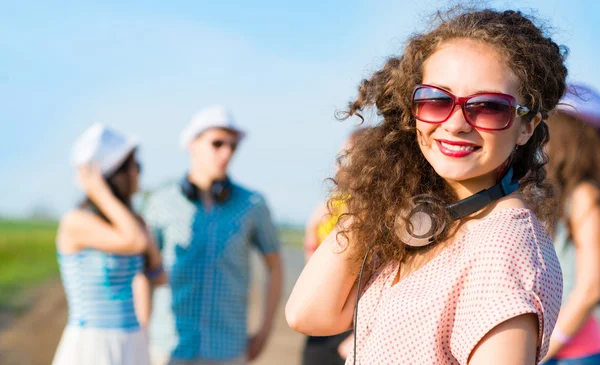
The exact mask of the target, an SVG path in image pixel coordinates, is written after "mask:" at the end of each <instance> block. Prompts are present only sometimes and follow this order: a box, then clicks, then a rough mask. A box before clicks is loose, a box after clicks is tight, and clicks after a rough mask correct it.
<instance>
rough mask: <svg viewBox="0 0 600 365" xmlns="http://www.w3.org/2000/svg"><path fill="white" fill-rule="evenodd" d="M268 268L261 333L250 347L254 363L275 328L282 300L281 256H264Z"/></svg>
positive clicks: (250, 356) (252, 340)
mask: <svg viewBox="0 0 600 365" xmlns="http://www.w3.org/2000/svg"><path fill="white" fill-rule="evenodd" d="M263 257H264V261H265V264H266V266H267V288H266V291H265V301H264V303H265V308H264V312H263V320H262V324H261V326H260V329H259V331H258V332H257V333H256V334H255V335H254V336H253V337H252V338H251V339H250V343H249V346H248V360H249V361H252V360H254V359H256V358H257V357H258V355H260V353H261V352H262V350H263V349H264V346H265V344H266V343H267V339H268V338H269V335H270V333H271V329H272V327H273V320H274V318H275V314H276V313H277V307H278V305H279V300H280V298H281V286H282V280H283V269H282V265H281V255H280V254H279V253H270V254H266V255H264V256H263Z"/></svg>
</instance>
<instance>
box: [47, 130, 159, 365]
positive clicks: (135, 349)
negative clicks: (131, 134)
mask: <svg viewBox="0 0 600 365" xmlns="http://www.w3.org/2000/svg"><path fill="white" fill-rule="evenodd" d="M136 147H137V143H136V142H135V141H134V140H133V139H130V138H126V137H124V136H122V135H120V134H118V133H117V132H114V131H112V130H110V129H108V128H106V127H105V126H103V125H100V124H95V125H93V126H92V127H90V128H89V129H88V130H87V131H86V132H85V133H84V134H83V135H82V136H81V137H80V138H79V140H78V141H77V142H76V143H75V146H74V149H73V162H74V164H75V166H76V167H77V168H78V170H79V174H78V178H79V184H80V186H81V187H82V188H83V190H84V191H85V193H86V200H85V201H84V202H83V203H82V204H81V205H80V206H79V207H78V208H77V209H74V210H72V211H70V212H68V213H67V214H65V215H64V216H63V218H62V219H61V221H60V225H59V229H58V234H57V243H56V244H57V251H58V260H59V265H60V271H61V276H62V280H63V285H64V288H65V293H66V296H67V302H68V306H69V319H68V323H67V326H66V328H65V331H64V333H63V336H62V339H61V342H60V344H59V347H58V349H57V352H56V355H55V358H54V361H53V365H129V364H136V365H147V364H149V363H150V362H149V355H148V345H147V341H146V336H145V334H144V332H143V330H142V328H141V327H140V324H139V322H138V318H137V317H136V313H135V310H134V298H133V292H132V281H133V278H134V276H136V275H137V274H138V273H141V272H145V273H146V275H147V276H149V277H150V279H151V281H153V282H154V283H155V284H158V283H161V282H163V281H164V280H165V276H164V273H163V272H162V269H161V267H162V266H161V258H160V254H159V251H158V249H157V247H156V246H155V245H154V244H153V240H152V238H151V237H150V234H149V232H148V230H147V229H146V227H145V225H144V223H143V221H142V220H141V219H140V218H139V217H137V216H136V215H135V214H134V213H133V211H132V208H131V198H132V196H133V194H134V193H135V192H136V191H137V189H138V177H139V164H138V163H137V161H136V159H135V149H136Z"/></svg>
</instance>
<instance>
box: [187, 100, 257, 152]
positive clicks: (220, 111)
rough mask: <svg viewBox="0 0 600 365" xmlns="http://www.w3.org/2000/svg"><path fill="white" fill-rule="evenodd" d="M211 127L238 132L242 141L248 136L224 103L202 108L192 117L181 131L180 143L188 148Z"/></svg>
mask: <svg viewBox="0 0 600 365" xmlns="http://www.w3.org/2000/svg"><path fill="white" fill-rule="evenodd" d="M211 128H223V129H228V130H231V131H233V132H235V133H237V134H238V137H239V140H240V141H241V140H242V139H243V138H244V137H245V136H246V132H244V131H243V130H242V129H241V128H240V127H238V126H237V124H236V122H235V119H234V118H233V115H232V114H231V112H230V111H229V110H227V108H225V107H224V106H222V105H214V106H210V107H208V108H205V109H202V110H200V111H199V112H198V113H196V114H195V115H194V116H193V117H192V120H191V121H190V122H189V124H188V125H187V126H186V127H185V128H184V129H183V131H182V132H181V137H180V138H179V145H180V146H181V148H183V149H184V150H185V149H187V148H188V146H189V145H190V143H191V142H192V141H193V140H194V138H196V137H198V136H199V135H200V134H202V132H205V131H206V130H208V129H211Z"/></svg>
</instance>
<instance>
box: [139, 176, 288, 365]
mask: <svg viewBox="0 0 600 365" xmlns="http://www.w3.org/2000/svg"><path fill="white" fill-rule="evenodd" d="M144 212H145V214H144V216H145V219H146V222H147V223H148V225H149V226H151V227H152V228H153V231H154V233H155V235H156V237H157V240H158V242H159V246H160V247H161V251H162V254H163V265H164V267H165V270H166V271H167V274H168V276H169V285H166V286H162V287H159V288H157V289H155V291H154V303H153V312H152V316H151V319H150V342H151V343H152V345H153V346H154V347H155V348H156V349H158V350H159V351H162V352H163V353H164V354H168V355H170V356H171V358H174V359H182V360H217V361H219V360H220V361H223V360H231V359H235V358H238V357H240V356H242V355H243V354H244V353H245V351H246V345H247V324H246V322H247V310H248V308H247V307H248V290H249V283H250V257H249V253H250V248H251V246H254V247H256V248H257V249H258V250H260V251H261V252H262V253H263V254H268V253H274V252H277V251H278V250H279V246H280V244H279V240H278V238H277V232H276V229H275V227H274V225H273V223H272V221H271V218H270V214H269V210H268V208H267V205H266V203H265V200H264V199H263V197H262V196H261V195H259V194H257V193H254V192H251V191H248V190H246V189H244V188H242V187H240V186H239V185H235V184H234V185H233V190H232V194H231V197H230V198H229V200H227V201H226V202H224V203H220V204H215V205H214V206H213V207H212V208H211V209H210V210H209V211H207V210H205V209H204V208H203V206H202V203H201V202H190V201H189V200H188V199H187V198H186V197H185V196H184V195H183V194H182V193H181V189H180V187H179V185H178V184H173V185H170V186H167V187H165V188H163V189H161V190H159V191H157V192H155V193H154V194H153V195H152V196H151V198H150V199H149V201H148V204H147V207H146V209H144Z"/></svg>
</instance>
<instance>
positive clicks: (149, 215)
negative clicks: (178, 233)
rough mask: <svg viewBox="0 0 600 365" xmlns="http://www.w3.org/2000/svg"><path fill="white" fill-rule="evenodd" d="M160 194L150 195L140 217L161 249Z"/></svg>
mask: <svg viewBox="0 0 600 365" xmlns="http://www.w3.org/2000/svg"><path fill="white" fill-rule="evenodd" d="M160 205H161V204H160V196H158V195H154V194H152V195H150V197H149V198H148V199H147V201H146V202H145V204H144V206H143V208H142V217H143V218H144V220H145V222H146V225H147V226H148V227H149V229H150V231H151V232H152V236H153V237H154V239H156V244H157V246H158V248H159V249H161V250H162V248H163V246H164V233H163V224H164V223H163V219H162V217H163V210H162V209H161V207H160Z"/></svg>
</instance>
